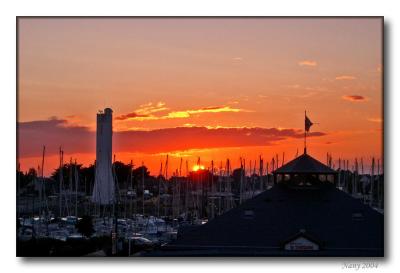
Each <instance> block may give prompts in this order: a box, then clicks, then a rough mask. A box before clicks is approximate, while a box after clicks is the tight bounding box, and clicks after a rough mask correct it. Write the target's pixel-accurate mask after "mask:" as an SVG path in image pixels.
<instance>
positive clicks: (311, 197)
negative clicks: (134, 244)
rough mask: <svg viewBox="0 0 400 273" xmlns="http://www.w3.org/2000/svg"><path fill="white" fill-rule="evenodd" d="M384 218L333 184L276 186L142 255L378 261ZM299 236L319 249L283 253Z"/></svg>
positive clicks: (381, 245) (382, 238)
mask: <svg viewBox="0 0 400 273" xmlns="http://www.w3.org/2000/svg"><path fill="white" fill-rule="evenodd" d="M303 158H309V157H308V156H307V155H303ZM383 219H384V217H383V215H382V214H380V213H379V212H377V211H375V210H373V209H371V208H370V207H368V206H366V205H364V204H363V203H362V202H361V201H359V200H357V199H354V198H353V197H351V196H350V195H348V194H346V193H344V192H342V191H340V190H338V189H336V188H335V187H334V186H333V185H332V184H329V183H325V184H324V185H323V186H321V187H319V188H317V189H294V188H290V187H287V186H286V185H285V184H278V185H275V186H274V187H273V188H271V189H270V190H267V191H265V192H263V193H261V194H259V195H258V196H256V197H254V198H252V199H250V200H247V201H246V202H244V203H243V204H242V205H240V206H239V207H237V208H234V209H232V210H230V211H228V212H227V213H225V214H223V215H221V216H219V217H217V218H215V219H213V220H211V221H209V222H208V223H207V224H204V225H202V226H198V227H196V228H191V230H188V231H186V232H184V231H183V232H179V233H178V239H177V240H176V241H175V242H173V243H170V244H169V245H167V246H165V247H163V248H162V249H161V250H158V251H154V252H150V253H148V254H146V255H149V256H342V257H343V256H375V257H377V256H383V254H384V250H383V242H384V236H383V232H384V222H383ZM301 234H303V235H304V236H303V237H305V238H306V239H307V240H310V241H311V242H317V243H318V245H319V250H317V251H307V250H305V251H298V250H296V251H289V250H285V249H284V245H285V243H287V242H288V241H290V240H293V239H295V238H296V236H300V235H301ZM310 238H311V239H310Z"/></svg>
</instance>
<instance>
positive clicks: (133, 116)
mask: <svg viewBox="0 0 400 273" xmlns="http://www.w3.org/2000/svg"><path fill="white" fill-rule="evenodd" d="M148 116H149V115H141V114H137V113H135V112H132V113H128V114H126V115H120V116H116V117H115V119H116V120H126V119H130V118H146V117H148Z"/></svg>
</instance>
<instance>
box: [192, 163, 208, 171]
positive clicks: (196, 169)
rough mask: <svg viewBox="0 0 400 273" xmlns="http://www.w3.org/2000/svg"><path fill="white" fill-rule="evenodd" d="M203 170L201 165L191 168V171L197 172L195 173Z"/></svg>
mask: <svg viewBox="0 0 400 273" xmlns="http://www.w3.org/2000/svg"><path fill="white" fill-rule="evenodd" d="M204 169H205V168H204V166H203V165H194V166H193V171H194V172H197V171H199V170H204Z"/></svg>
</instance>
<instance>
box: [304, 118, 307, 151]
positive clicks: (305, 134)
mask: <svg viewBox="0 0 400 273" xmlns="http://www.w3.org/2000/svg"><path fill="white" fill-rule="evenodd" d="M306 118H307V112H306V110H304V154H306V153H307V130H306V124H305V120H306Z"/></svg>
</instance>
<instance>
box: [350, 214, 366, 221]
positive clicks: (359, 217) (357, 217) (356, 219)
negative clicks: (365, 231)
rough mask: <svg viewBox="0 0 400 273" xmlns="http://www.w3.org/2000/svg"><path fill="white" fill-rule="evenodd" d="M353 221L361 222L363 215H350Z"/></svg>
mask: <svg viewBox="0 0 400 273" xmlns="http://www.w3.org/2000/svg"><path fill="white" fill-rule="evenodd" d="M351 217H352V219H353V221H362V220H364V213H362V212H353V214H352V215H351Z"/></svg>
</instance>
